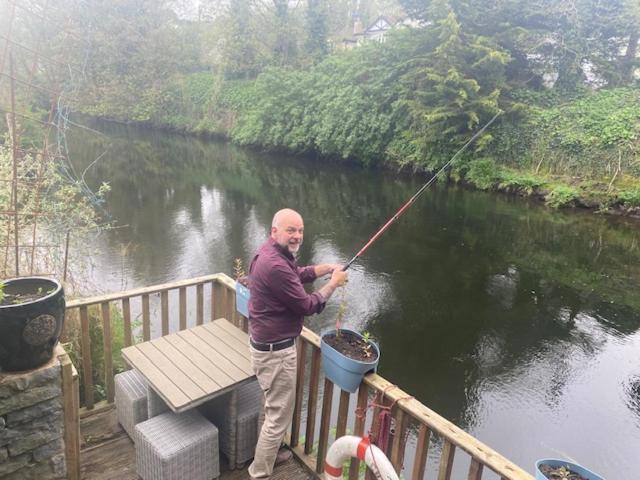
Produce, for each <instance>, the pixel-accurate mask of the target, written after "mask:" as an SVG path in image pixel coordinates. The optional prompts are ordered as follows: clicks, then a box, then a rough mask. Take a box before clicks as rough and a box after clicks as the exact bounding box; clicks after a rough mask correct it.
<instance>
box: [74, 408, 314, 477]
mask: <svg viewBox="0 0 640 480" xmlns="http://www.w3.org/2000/svg"><path fill="white" fill-rule="evenodd" d="M80 433H81V437H82V448H81V450H80V464H81V469H80V472H81V475H80V478H81V479H82V480H113V479H118V480H139V479H140V477H138V475H137V474H136V465H135V463H136V459H135V450H134V445H133V442H132V441H131V440H130V439H129V437H128V436H127V434H126V433H125V432H124V430H122V427H120V425H118V422H117V420H116V411H115V409H109V410H106V411H103V412H100V413H96V414H93V415H91V416H88V417H85V418H83V419H82V420H81V421H80ZM220 466H221V473H220V480H247V479H248V478H249V473H248V472H247V467H248V465H247V466H245V467H244V468H242V469H236V470H229V469H228V468H227V467H226V464H225V461H224V457H222V458H221V461H220ZM270 480H317V477H315V476H314V475H313V474H312V473H310V472H309V471H308V470H307V469H306V468H305V467H304V466H303V465H302V464H300V463H299V462H298V461H297V460H296V458H295V456H294V458H293V459H292V460H289V461H288V462H286V463H284V464H282V465H278V467H276V469H275V470H274V472H273V475H272V476H271V477H270Z"/></svg>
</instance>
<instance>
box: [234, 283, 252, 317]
mask: <svg viewBox="0 0 640 480" xmlns="http://www.w3.org/2000/svg"><path fill="white" fill-rule="evenodd" d="M249 298H250V294H249V289H248V288H247V287H245V286H244V285H242V284H241V283H240V282H236V310H238V312H240V313H241V314H242V315H244V316H245V317H247V318H249Z"/></svg>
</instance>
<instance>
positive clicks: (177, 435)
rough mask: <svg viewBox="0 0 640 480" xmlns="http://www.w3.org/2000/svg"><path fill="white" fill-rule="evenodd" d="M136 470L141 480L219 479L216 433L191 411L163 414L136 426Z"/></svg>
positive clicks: (207, 423)
mask: <svg viewBox="0 0 640 480" xmlns="http://www.w3.org/2000/svg"><path fill="white" fill-rule="evenodd" d="M136 435H137V442H136V470H137V473H138V475H140V476H141V477H142V478H143V479H145V480H211V479H213V478H217V477H219V476H220V459H219V453H218V429H217V428H216V427H215V425H213V424H212V423H210V422H209V421H208V420H207V419H206V418H204V417H203V416H202V415H200V414H199V413H198V412H197V411H195V410H190V411H188V412H184V413H173V412H168V413H163V414H162V415H158V416H156V417H153V418H150V419H149V420H147V421H146V422H142V423H140V424H138V425H137V426H136Z"/></svg>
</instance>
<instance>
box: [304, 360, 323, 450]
mask: <svg viewBox="0 0 640 480" xmlns="http://www.w3.org/2000/svg"><path fill="white" fill-rule="evenodd" d="M319 380H320V349H318V348H314V349H313V352H312V353H311V378H309V399H308V401H307V433H306V438H305V442H304V453H306V454H307V455H309V454H310V453H311V451H312V450H313V440H314V437H315V430H316V408H317V406H318V382H319Z"/></svg>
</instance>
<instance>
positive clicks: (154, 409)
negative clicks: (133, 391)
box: [147, 387, 170, 418]
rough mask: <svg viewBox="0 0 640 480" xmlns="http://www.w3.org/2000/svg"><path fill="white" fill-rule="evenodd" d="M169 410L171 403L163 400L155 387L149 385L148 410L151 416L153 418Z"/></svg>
mask: <svg viewBox="0 0 640 480" xmlns="http://www.w3.org/2000/svg"><path fill="white" fill-rule="evenodd" d="M169 410H170V409H169V405H167V404H166V403H165V401H164V400H162V398H161V397H160V395H158V394H157V393H156V391H155V390H154V389H153V388H151V387H147V411H148V414H149V418H153V417H155V416H156V415H160V414H161V413H164V412H168V411H169Z"/></svg>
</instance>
